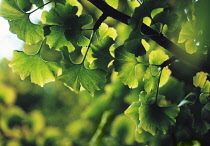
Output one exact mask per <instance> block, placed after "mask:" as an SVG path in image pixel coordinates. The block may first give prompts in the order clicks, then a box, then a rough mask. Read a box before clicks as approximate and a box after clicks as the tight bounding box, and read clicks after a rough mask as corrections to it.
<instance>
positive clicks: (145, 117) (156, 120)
mask: <svg viewBox="0 0 210 146" xmlns="http://www.w3.org/2000/svg"><path fill="white" fill-rule="evenodd" d="M178 113H179V108H178V107H177V106H176V105H171V106H168V107H159V106H158V105H157V104H142V106H140V107H139V120H140V122H141V124H140V125H139V126H138V128H140V129H141V128H142V129H143V130H145V131H148V132H150V133H151V134H152V135H155V134H156V133H157V131H162V132H163V133H164V134H166V132H167V130H168V128H169V126H171V125H174V124H175V122H176V119H175V118H176V117H177V116H178Z"/></svg>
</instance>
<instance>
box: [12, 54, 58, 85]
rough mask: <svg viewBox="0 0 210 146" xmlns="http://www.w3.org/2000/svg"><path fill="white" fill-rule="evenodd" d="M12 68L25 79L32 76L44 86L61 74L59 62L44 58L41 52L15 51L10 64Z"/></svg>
mask: <svg viewBox="0 0 210 146" xmlns="http://www.w3.org/2000/svg"><path fill="white" fill-rule="evenodd" d="M9 66H10V67H11V68H12V70H13V71H14V72H16V73H18V74H19V75H20V78H21V79H22V80H24V79H25V78H26V77H27V76H30V78H31V82H33V83H35V84H38V85H40V86H43V85H44V84H45V83H48V82H52V81H54V80H55V76H56V75H59V74H60V71H61V70H60V67H59V66H58V64H57V63H52V62H46V61H44V60H42V58H41V57H40V56H39V54H36V55H26V54H25V53H24V52H18V51H14V52H13V57H12V61H11V63H10V64H9Z"/></svg>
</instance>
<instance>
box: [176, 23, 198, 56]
mask: <svg viewBox="0 0 210 146" xmlns="http://www.w3.org/2000/svg"><path fill="white" fill-rule="evenodd" d="M197 36H198V32H197V29H196V24H195V21H187V22H186V23H184V24H183V25H182V29H181V31H180V33H179V40H178V43H184V42H185V49H186V51H187V52H188V53H190V54H193V53H195V52H197V50H198V45H199V41H198V40H196V38H197Z"/></svg>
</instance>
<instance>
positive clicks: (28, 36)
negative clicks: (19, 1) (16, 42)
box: [9, 14, 44, 45]
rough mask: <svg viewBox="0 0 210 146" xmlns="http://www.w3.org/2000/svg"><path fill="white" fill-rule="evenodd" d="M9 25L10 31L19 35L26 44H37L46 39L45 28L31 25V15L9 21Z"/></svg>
mask: <svg viewBox="0 0 210 146" xmlns="http://www.w3.org/2000/svg"><path fill="white" fill-rule="evenodd" d="M9 24H10V31H11V32H12V33H15V34H17V36H18V38H19V39H21V40H23V41H25V43H26V44H30V45H31V44H36V43H37V42H39V41H41V40H43V39H44V30H43V26H42V25H37V24H33V23H31V21H30V20H29V14H25V15H24V16H22V17H21V19H17V20H13V21H9Z"/></svg>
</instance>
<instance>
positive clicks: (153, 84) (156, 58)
mask: <svg viewBox="0 0 210 146" xmlns="http://www.w3.org/2000/svg"><path fill="white" fill-rule="evenodd" d="M168 58H169V57H168V55H166V54H165V52H164V51H162V50H155V51H152V52H151V53H150V55H149V63H150V64H151V65H150V66H149V67H148V68H147V70H146V71H145V73H144V89H145V91H146V92H147V93H150V92H151V91H156V90H157V88H158V87H161V86H163V85H164V84H165V83H166V82H167V81H168V79H169V77H170V74H171V71H170V70H169V69H168V68H167V67H165V68H163V69H162V70H161V69H160V68H159V67H158V66H156V65H161V64H162V63H163V62H164V61H166V60H167V59H168ZM161 71H162V73H161V74H160V72H161ZM160 75H161V78H160V83H159V86H158V78H159V76H160Z"/></svg>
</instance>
